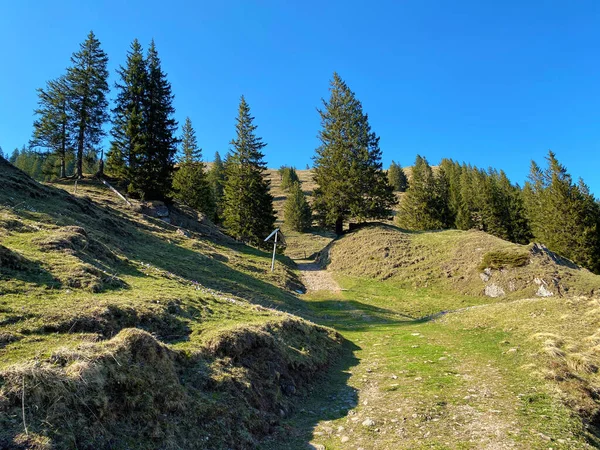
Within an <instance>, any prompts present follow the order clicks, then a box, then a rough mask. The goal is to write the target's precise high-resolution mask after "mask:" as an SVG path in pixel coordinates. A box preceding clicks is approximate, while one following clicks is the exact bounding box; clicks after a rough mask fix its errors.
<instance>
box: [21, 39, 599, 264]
mask: <svg viewBox="0 0 600 450" xmlns="http://www.w3.org/2000/svg"><path fill="white" fill-rule="evenodd" d="M107 63H108V56H107V55H106V54H105V53H104V51H103V50H102V49H101V46H100V42H99V41H98V39H97V38H96V36H95V35H94V34H93V32H90V34H89V35H88V36H87V39H86V40H85V41H84V42H83V43H82V44H81V45H80V48H79V50H78V51H77V52H75V53H74V54H73V55H72V57H71V65H70V66H69V67H68V68H67V69H66V71H65V73H64V74H63V75H61V76H60V77H58V78H56V79H54V80H51V81H49V82H47V84H46V86H45V87H44V88H42V89H38V107H37V109H36V110H35V114H36V119H35V121H34V124H33V135H32V138H31V141H30V143H29V146H28V147H24V148H23V149H22V150H15V151H14V152H13V153H12V154H11V155H10V156H9V160H10V162H12V163H13V164H14V165H16V166H17V167H19V168H21V169H23V170H25V171H26V172H27V173H28V174H30V175H31V176H33V177H34V178H36V179H39V180H44V181H46V180H52V179H53V178H64V177H68V176H73V177H75V178H80V177H82V176H83V175H84V173H96V174H97V175H100V176H102V175H103V174H104V165H103V161H104V159H105V158H104V155H103V153H104V151H103V149H102V142H103V138H104V137H105V134H106V132H105V130H104V128H103V126H104V125H105V124H106V123H110V125H111V129H110V137H111V139H110V147H109V149H108V151H107V155H106V156H107V157H106V173H107V174H108V175H109V176H112V177H114V179H115V180H116V181H117V182H118V183H119V184H120V186H122V187H124V188H125V189H126V190H127V193H128V195H130V196H132V197H136V198H140V199H142V200H166V201H171V200H173V199H175V200H177V201H179V202H182V203H184V204H186V205H188V206H190V207H192V208H195V209H197V210H199V211H201V212H203V213H204V214H206V215H207V216H208V217H210V218H211V219H212V220H213V221H215V222H217V223H220V224H222V225H223V226H224V227H225V228H226V229H227V231H228V232H229V234H231V235H232V236H233V237H235V238H236V239H239V240H242V241H244V242H247V243H251V244H254V245H260V244H261V242H262V240H263V239H264V238H265V237H266V235H268V234H269V233H270V231H271V230H272V229H273V227H274V224H275V213H274V210H273V197H272V195H271V192H270V182H269V180H268V178H267V173H266V168H267V164H266V162H265V159H264V153H263V149H264V147H265V146H266V143H265V142H264V141H263V140H262V138H261V137H260V136H259V135H258V134H257V132H256V130H257V127H256V125H255V123H254V117H253V116H252V114H251V112H250V106H249V104H248V102H247V101H246V99H245V98H244V97H243V96H241V99H240V103H239V107H238V114H237V117H236V121H235V135H234V136H235V137H234V138H233V139H232V140H231V142H230V145H229V151H228V152H227V154H226V156H225V158H224V159H221V156H220V155H219V153H218V152H217V153H216V154H215V156H214V162H213V164H212V166H211V168H210V169H208V168H207V166H206V164H205V163H204V161H203V155H202V149H201V148H200V146H199V144H198V139H197V137H196V134H195V131H194V128H193V125H192V121H191V119H190V118H189V117H188V118H186V120H185V123H184V125H183V127H182V129H181V135H177V133H178V123H177V121H176V120H175V119H174V114H175V109H174V106H173V99H174V94H173V92H172V88H171V84H170V82H169V81H168V79H167V74H166V73H165V72H164V70H163V69H162V64H161V60H160V58H159V55H158V51H157V48H156V45H155V43H154V42H153V41H152V42H151V43H150V46H149V47H148V50H147V51H146V52H144V50H143V48H142V45H141V44H140V42H139V41H138V40H137V39H136V40H134V41H133V42H132V44H131V47H130V49H129V51H128V53H127V57H126V61H125V64H124V65H123V66H121V67H120V68H119V69H118V70H117V74H118V80H117V82H116V83H115V86H114V88H115V92H116V98H115V101H114V107H113V109H112V110H111V111H109V110H108V100H107V95H108V93H109V91H110V89H109V85H108V82H107V79H108V70H107ZM329 92H330V95H329V98H327V99H323V100H322V107H321V109H319V110H318V112H319V115H320V119H321V127H320V130H319V131H318V137H319V141H320V145H319V146H318V148H317V149H316V153H315V156H314V158H313V159H314V162H313V168H312V175H313V178H314V181H315V183H316V185H317V187H316V189H315V190H314V192H313V196H312V202H311V203H309V202H308V201H307V199H306V196H305V194H304V192H303V190H302V188H301V183H300V179H299V177H298V174H297V172H296V170H295V168H293V167H288V166H283V167H282V168H281V169H280V171H279V175H280V177H281V184H282V188H283V189H284V190H285V191H287V200H286V204H285V205H284V218H285V223H286V226H287V227H288V228H289V229H293V230H296V231H307V230H308V229H309V228H311V227H312V226H313V224H314V223H316V224H317V225H318V226H319V227H322V228H330V229H334V230H335V231H336V232H337V233H338V234H340V233H342V231H343V225H344V223H347V222H348V221H350V220H353V221H359V222H364V221H368V220H373V219H376V220H377V219H379V220H382V219H387V218H389V217H390V215H391V214H392V210H393V209H394V208H395V206H396V205H397V204H398V199H397V194H395V193H394V191H396V192H401V193H402V194H399V195H400V197H401V201H400V204H399V207H397V208H396V209H397V215H396V217H395V221H396V223H397V224H398V225H399V226H401V227H403V228H405V229H410V230H437V229H448V228H456V229H461V230H469V229H478V230H482V231H485V232H488V233H490V234H493V235H495V236H498V237H500V238H502V239H506V240H508V241H512V242H516V243H521V244H527V243H529V242H532V241H538V242H542V243H543V244H545V245H547V246H548V248H550V249H551V250H553V251H555V252H558V253H560V254H562V255H564V256H566V257H567V258H570V259H571V260H573V261H574V262H576V263H577V264H580V265H582V266H584V267H587V268H589V269H591V270H593V271H595V272H597V273H600V204H599V203H598V201H597V200H596V199H595V197H594V196H593V195H592V194H591V193H590V191H589V189H588V187H587V186H586V185H585V183H584V182H583V181H582V180H579V182H577V183H575V182H573V180H572V179H571V177H570V175H569V174H568V173H567V171H566V168H565V167H564V166H562V165H561V164H560V163H559V162H558V160H557V159H556V156H555V155H554V154H553V153H552V152H550V153H549V155H548V158H547V159H548V165H547V167H546V168H541V167H539V166H538V165H537V164H535V163H532V166H531V171H530V175H529V179H528V181H527V182H526V183H525V185H524V186H523V187H521V186H519V185H513V184H512V183H511V182H510V180H509V179H508V177H507V176H506V174H505V173H504V172H503V171H498V170H496V169H491V168H490V169H488V170H482V169H479V168H476V167H473V166H470V165H467V164H464V163H463V164H459V163H457V162H455V161H452V160H450V159H444V160H442V161H441V163H440V165H439V166H438V167H437V168H435V170H434V169H433V168H432V167H431V166H430V165H429V163H428V162H427V160H426V159H425V158H423V157H421V156H417V158H416V161H415V164H414V166H413V167H412V169H411V173H410V177H407V174H406V173H405V172H404V170H403V169H402V167H401V166H400V165H399V164H398V163H396V162H394V161H392V164H391V165H390V167H389V169H388V170H387V171H385V170H384V169H383V166H382V151H381V149H380V147H379V136H377V135H376V133H375V132H373V130H372V129H371V126H370V124H369V118H368V114H366V113H365V112H364V111H363V108H362V104H361V102H360V101H359V100H358V99H357V98H356V95H355V93H354V92H353V91H352V90H351V89H350V88H349V86H348V85H347V83H346V82H345V81H344V80H342V78H341V77H340V76H339V75H338V74H337V73H334V74H333V78H332V80H331V82H330V88H329ZM99 155H100V156H99Z"/></svg>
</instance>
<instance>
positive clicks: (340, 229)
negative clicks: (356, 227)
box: [335, 217, 344, 236]
mask: <svg viewBox="0 0 600 450" xmlns="http://www.w3.org/2000/svg"><path fill="white" fill-rule="evenodd" d="M342 233H344V218H343V217H338V218H337V220H336V221H335V234H337V235H338V236H340V235H341V234H342Z"/></svg>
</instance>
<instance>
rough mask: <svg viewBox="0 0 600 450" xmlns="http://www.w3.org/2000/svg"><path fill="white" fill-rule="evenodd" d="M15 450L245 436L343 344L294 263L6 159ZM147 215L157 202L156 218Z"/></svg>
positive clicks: (1, 371) (171, 444) (5, 369)
mask: <svg viewBox="0 0 600 450" xmlns="http://www.w3.org/2000/svg"><path fill="white" fill-rule="evenodd" d="M0 185H2V187H3V189H2V190H1V191H0V447H1V448H5V447H10V448H21V447H22V448H54V447H58V448H182V447H183V448H232V447H234V448H242V447H247V446H252V445H253V443H255V442H256V439H257V437H258V436H261V435H263V434H265V433H266V432H268V431H269V429H270V427H271V426H272V425H273V424H274V423H276V422H277V421H278V420H279V419H280V418H281V417H283V416H286V415H287V414H289V413H290V411H291V410H292V407H293V403H294V396H295V395H296V393H298V392H301V391H302V389H303V387H304V386H306V385H307V383H308V381H309V380H310V379H311V377H313V375H314V373H315V372H316V371H317V370H319V369H320V368H322V367H324V366H326V365H327V364H328V363H329V362H330V361H331V360H332V359H333V358H334V356H335V355H336V354H337V353H338V352H339V348H340V345H339V344H340V342H341V341H340V337H339V335H337V334H336V333H335V332H334V331H332V330H330V329H326V328H322V327H319V326H316V325H314V324H312V323H310V322H307V321H305V320H302V319H300V318H298V317H297V316H293V315H291V314H289V313H287V312H285V311H295V312H298V313H300V314H303V313H306V312H307V309H306V307H305V306H304V304H303V303H302V302H300V301H299V300H298V299H297V297H296V296H295V295H294V294H293V292H294V290H295V289H297V288H298V287H299V281H298V278H297V276H296V275H295V274H294V272H293V271H292V270H291V269H290V267H291V266H290V264H291V263H290V261H289V260H288V259H286V258H282V259H281V264H277V266H276V267H277V269H276V271H275V272H274V273H271V272H270V271H269V270H268V269H269V267H270V255H269V254H268V253H263V252H261V251H258V250H255V249H252V248H249V247H246V246H242V245H236V244H235V243H234V242H232V241H231V240H230V239H229V238H227V237H226V236H224V235H223V234H222V233H220V231H219V230H217V229H216V228H215V227H214V226H212V225H211V224H210V223H209V222H208V221H206V220H204V219H203V218H202V217H197V216H196V215H194V214H192V212H190V211H184V210H175V209H172V210H171V211H170V218H169V220H170V222H171V223H170V224H169V223H166V222H165V221H163V220H161V219H159V218H156V217H152V214H154V215H156V214H155V213H156V212H157V208H156V206H159V209H160V205H154V207H153V205H146V204H141V203H136V202H134V204H133V205H132V206H131V207H130V206H128V205H127V204H126V203H124V202H123V201H122V200H121V199H119V198H118V197H116V196H115V195H114V194H113V193H112V192H110V191H109V190H108V189H107V188H106V187H104V186H103V185H101V184H99V183H98V182H95V181H92V180H83V181H79V182H78V183H77V185H76V186H75V185H74V183H73V181H71V182H68V183H62V184H55V185H52V186H42V185H40V184H38V183H36V182H34V181H32V180H31V179H29V178H28V177H27V176H25V175H24V174H23V173H22V172H20V171H19V170H17V169H15V168H14V167H12V166H11V165H10V164H8V163H7V162H5V161H4V160H2V159H1V158H0ZM143 213H146V214H143Z"/></svg>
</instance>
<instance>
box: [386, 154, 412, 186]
mask: <svg viewBox="0 0 600 450" xmlns="http://www.w3.org/2000/svg"><path fill="white" fill-rule="evenodd" d="M387 175H388V181H389V183H390V185H391V186H392V187H393V188H394V191H397V192H406V188H407V187H408V178H407V177H406V174H405V173H404V169H402V166H400V164H398V163H396V162H394V161H392V164H390V168H389V169H388V172H387Z"/></svg>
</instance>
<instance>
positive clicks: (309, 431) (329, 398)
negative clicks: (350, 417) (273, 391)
mask: <svg viewBox="0 0 600 450" xmlns="http://www.w3.org/2000/svg"><path fill="white" fill-rule="evenodd" d="M357 350H360V347H358V346H357V345H355V344H354V343H352V342H350V341H348V340H346V341H345V342H344V345H343V348H342V354H341V356H340V358H339V359H338V360H337V361H335V362H334V363H333V364H332V365H331V366H330V367H329V369H328V370H327V371H324V372H322V373H320V374H319V375H317V377H316V378H315V379H314V380H313V382H312V384H311V388H310V390H309V392H308V393H307V394H306V395H305V396H304V397H303V398H302V399H301V400H300V401H299V402H298V403H297V407H296V410H295V411H294V412H293V413H292V415H291V416H290V417H288V418H286V419H285V420H282V421H281V422H280V424H279V425H278V426H277V427H276V429H275V430H274V432H273V433H272V434H270V435H269V436H267V438H265V439H264V440H263V441H262V442H261V443H260V444H259V447H258V448H260V449H263V450H287V449H291V448H307V444H308V443H309V442H310V441H311V440H312V439H313V430H314V429H315V427H316V426H317V425H318V424H319V422H321V421H323V420H336V419H339V418H342V417H345V416H346V415H347V414H348V412H349V411H350V410H352V409H353V408H355V407H356V406H357V405H358V390H357V389H355V388H353V387H352V386H350V385H349V384H348V379H349V378H350V376H351V371H350V369H351V368H352V367H354V366H356V365H358V363H359V362H360V361H359V359H358V358H357V357H356V356H355V352H356V351H357Z"/></svg>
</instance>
